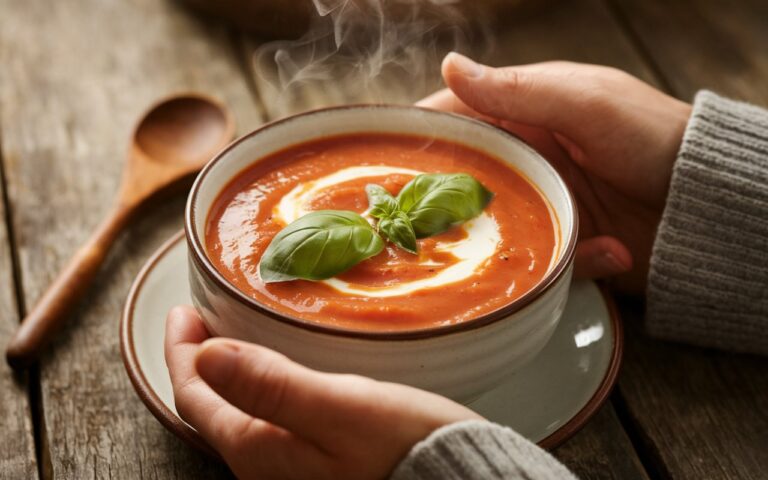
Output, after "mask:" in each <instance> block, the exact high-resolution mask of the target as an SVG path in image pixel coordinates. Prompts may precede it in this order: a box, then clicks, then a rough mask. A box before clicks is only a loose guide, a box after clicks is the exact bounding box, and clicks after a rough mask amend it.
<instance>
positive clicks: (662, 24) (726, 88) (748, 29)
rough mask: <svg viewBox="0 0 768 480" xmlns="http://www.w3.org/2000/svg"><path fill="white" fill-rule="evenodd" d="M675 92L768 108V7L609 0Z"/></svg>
mask: <svg viewBox="0 0 768 480" xmlns="http://www.w3.org/2000/svg"><path fill="white" fill-rule="evenodd" d="M609 1H610V2H611V4H612V5H614V8H615V9H616V12H617V13H618V14H619V16H620V17H621V19H622V21H623V22H624V23H625V24H626V25H627V26H628V27H629V29H630V31H631V32H632V33H633V34H634V35H635V36H636V37H637V39H638V42H639V44H640V46H641V47H642V48H643V49H644V50H645V51H646V52H647V54H648V56H649V57H650V58H651V61H652V62H653V63H654V64H655V66H656V68H657V69H658V71H659V72H660V73H661V75H662V76H663V77H664V78H665V80H666V83H667V84H668V85H669V86H670V87H671V90H672V93H674V94H675V95H677V96H679V97H680V98H683V99H685V100H691V99H692V97H693V95H694V93H696V91H697V90H700V89H702V88H709V89H714V90H717V91H718V92H720V93H722V94H724V95H728V96H732V97H735V98H740V99H744V100H747V101H751V102H757V103H760V104H763V105H766V104H768V89H766V88H765V82H766V79H767V78H768V50H766V45H768V2H765V1H763V0H739V1H735V2H727V3H723V2H719V1H717V0H677V1H674V2H669V1H665V0H609Z"/></svg>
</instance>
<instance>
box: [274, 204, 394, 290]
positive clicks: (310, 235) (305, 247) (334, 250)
mask: <svg viewBox="0 0 768 480" xmlns="http://www.w3.org/2000/svg"><path fill="white" fill-rule="evenodd" d="M383 249H384V241H383V240H382V239H381V237H380V236H379V235H377V234H376V232H375V231H374V229H373V227H371V225H370V224H369V223H368V221H367V220H366V219H365V218H363V217H361V216H360V215H358V214H357V213H354V212H349V211H346V210H319V211H316V212H311V213H308V214H307V215H304V216H303V217H301V218H299V219H298V220H296V221H294V222H292V223H291V224H290V225H288V226H287V227H285V228H284V229H282V230H281V231H280V232H279V233H278V234H277V235H276V236H275V238H273V239H272V242H270V244H269V246H268V247H267V250H266V251H265V252H264V254H263V255H262V257H261V261H260V262H259V274H260V275H261V279H262V280H263V281H264V282H265V283H272V282H284V281H288V280H295V279H298V278H301V279H304V280H324V279H326V278H330V277H333V276H334V275H337V274H339V273H341V272H343V271H345V270H347V269H349V268H351V267H353V266H354V265H356V264H358V263H360V262H362V261H363V260H365V259H367V258H370V257H372V256H374V255H376V254H378V253H379V252H381V251H382V250H383Z"/></svg>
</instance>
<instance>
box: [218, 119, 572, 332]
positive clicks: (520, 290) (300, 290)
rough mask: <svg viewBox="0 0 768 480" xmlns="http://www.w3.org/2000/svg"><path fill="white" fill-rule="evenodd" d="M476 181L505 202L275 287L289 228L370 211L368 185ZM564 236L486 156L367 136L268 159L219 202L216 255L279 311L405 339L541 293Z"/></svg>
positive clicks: (249, 291)
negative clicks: (410, 248)
mask: <svg viewBox="0 0 768 480" xmlns="http://www.w3.org/2000/svg"><path fill="white" fill-rule="evenodd" d="M434 172H441V173H467V174H470V175H472V176H473V177H475V178H476V179H477V180H479V181H480V182H481V183H482V184H483V185H484V186H485V187H486V188H488V189H489V190H490V191H492V192H493V193H494V194H495V196H494V198H493V200H491V202H490V203H489V204H488V205H487V206H486V207H485V210H484V211H483V213H482V214H480V215H479V216H478V217H475V218H474V219H472V220H470V221H468V222H466V223H464V224H462V225H459V226H455V227H453V228H451V229H450V230H448V231H446V232H444V233H441V234H438V235H435V236H432V237H429V238H425V239H420V240H418V249H419V253H418V254H417V255H414V254H411V253H408V252H406V251H404V250H401V249H399V248H398V247H396V246H395V245H394V244H392V243H387V246H386V248H385V249H384V250H383V251H382V252H381V253H380V254H378V255H376V256H375V257H372V258H370V259H368V260H365V261H363V262H361V263H359V264H357V265H356V266H354V267H352V268H351V269H350V270H347V271H346V272H344V273H342V274H340V275H338V276H337V277H334V278H331V279H328V280H323V281H319V282H312V281H307V280H293V281H289V282H279V283H269V284H265V283H264V282H263V281H262V280H261V278H260V277H259V261H260V259H261V255H262V254H263V253H264V251H265V250H266V248H267V246H268V245H269V243H270V241H271V240H272V238H273V237H274V236H275V235H276V234H277V232H279V231H280V230H281V229H282V228H283V227H285V226H286V225H287V224H289V223H291V222H292V221H294V220H296V219H297V218H299V217H300V216H302V215H304V214H306V213H307V212H309V211H312V210H325V209H335V210H351V211H354V212H357V213H360V214H363V215H365V213H364V212H365V210H366V209H367V208H368V200H367V197H366V193H365V186H366V185H367V184H369V183H376V184H379V185H381V186H383V187H384V188H386V189H387V190H389V192H390V193H391V194H393V195H397V193H398V192H399V191H400V189H401V188H402V187H403V186H404V185H405V184H406V183H407V182H408V181H410V180H411V179H412V178H413V177H414V176H416V175H418V174H420V173H434ZM558 236H559V229H558V227H557V221H556V220H554V219H553V217H552V214H551V213H550V209H549V206H548V204H547V202H546V200H545V199H544V198H543V197H542V195H541V194H540V193H539V191H538V190H537V189H536V188H535V187H533V186H532V185H531V184H530V183H529V182H528V180H526V179H525V178H524V177H522V176H521V175H520V174H519V173H517V172H516V171H515V170H513V169H511V168H509V167H508V166H506V164H504V163H503V162H502V161H500V160H498V159H496V158H494V157H492V156H490V155H488V154H486V153H483V152H481V151H478V150H474V149H471V148H468V147H465V146H462V145H458V144H455V143H451V142H447V141H442V140H430V139H427V138H424V137H417V136H407V135H395V134H374V133H370V134H355V135H343V136H338V137H330V138H327V139H323V140H318V141H311V142H307V143H303V144H300V145H297V146H294V147H291V148H289V149H286V150H283V151H280V152H277V153H275V154H272V155H270V156H268V157H265V158H262V159H258V161H256V162H255V163H254V164H253V165H252V166H250V167H248V168H247V169H245V170H244V171H243V172H241V173H240V174H238V175H237V176H236V177H235V179H234V180H232V181H231V182H230V183H229V184H228V185H227V186H226V187H225V188H224V190H223V191H222V192H221V193H220V194H219V196H218V198H217V199H216V201H215V202H214V205H213V207H212V208H211V211H210V213H209V216H208V221H207V225H206V238H205V241H206V249H207V251H208V256H209V258H210V259H211V261H212V262H213V264H214V265H215V266H216V268H217V269H218V270H219V272H221V273H222V274H223V275H224V277H225V278H226V279H227V280H229V281H230V282H231V283H232V284H233V285H235V286H236V287H237V288H238V289H240V290H241V291H242V292H244V293H245V294H246V295H248V296H250V297H253V298H254V299H256V300H257V301H258V302H260V303H262V304H264V305H266V306H268V307H269V308H271V309H273V310H275V311H278V312H281V313H284V314H288V315H290V316H293V317H296V318H300V319H303V320H307V321H310V322H315V323H319V324H324V325H329V326H336V327H342V328H348V329H354V330H369V331H371V330H373V331H402V330H414V329H424V328H430V327H436V326H440V325H446V324H453V323H458V322H463V321H467V320H470V319H473V318H476V317H478V316H481V315H483V314H486V313H489V312H492V311H494V310H497V309H498V308H501V307H503V306H504V305H506V304H508V303H510V302H511V301H513V300H515V299H517V298H519V297H520V296H522V295H523V294H525V293H526V292H527V291H529V290H530V289H531V288H532V287H533V286H534V285H535V284H536V283H537V282H538V281H539V280H540V279H541V278H542V277H543V276H544V274H545V273H546V272H547V271H548V269H549V268H550V263H551V262H552V261H553V258H554V257H555V250H556V248H557V246H558Z"/></svg>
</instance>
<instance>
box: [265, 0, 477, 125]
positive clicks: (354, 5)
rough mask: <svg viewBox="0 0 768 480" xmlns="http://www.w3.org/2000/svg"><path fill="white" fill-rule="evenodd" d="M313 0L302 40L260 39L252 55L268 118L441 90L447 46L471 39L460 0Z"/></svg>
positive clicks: (463, 45)
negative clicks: (268, 114) (309, 17)
mask: <svg viewBox="0 0 768 480" xmlns="http://www.w3.org/2000/svg"><path fill="white" fill-rule="evenodd" d="M465 1H469V0H465ZM313 3H314V6H315V9H316V11H317V15H316V16H314V18H313V19H312V22H311V25H310V28H309V30H308V32H307V33H306V34H305V35H304V36H303V37H302V38H300V39H298V40H293V41H277V42H270V43H267V44H264V45H262V46H261V47H260V48H258V50H257V51H256V53H255V55H254V68H255V72H256V76H257V79H258V81H259V83H260V87H261V91H263V92H265V93H264V95H265V97H266V98H264V100H265V102H264V103H265V104H267V105H266V106H267V108H268V109H269V110H271V112H270V113H271V114H272V116H283V115H287V114H290V113H295V112H297V111H301V110H305V109H309V108H318V107H322V106H328V105H335V104H345V103H360V102H374V103H412V102H413V101H415V100H417V99H419V98H421V97H422V96H424V95H426V94H428V93H430V92H432V91H434V90H436V89H438V88H439V87H440V72H439V69H440V67H439V66H440V61H441V60H442V58H443V56H444V55H445V54H446V53H447V52H448V51H451V50H457V51H466V50H467V49H468V46H469V44H470V43H474V44H477V43H478V42H477V39H476V38H473V35H475V34H476V33H477V32H476V31H474V30H473V29H471V28H470V27H469V25H468V23H467V22H466V20H465V19H464V16H463V14H462V13H461V11H460V10H459V8H458V3H459V0H313ZM481 37H483V38H481V40H483V41H486V40H487V38H488V37H487V36H485V35H481Z"/></svg>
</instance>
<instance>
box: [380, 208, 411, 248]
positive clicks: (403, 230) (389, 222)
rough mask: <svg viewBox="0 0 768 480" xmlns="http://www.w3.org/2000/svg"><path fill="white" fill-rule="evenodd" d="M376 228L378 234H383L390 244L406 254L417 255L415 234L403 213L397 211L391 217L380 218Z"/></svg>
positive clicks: (409, 221)
mask: <svg viewBox="0 0 768 480" xmlns="http://www.w3.org/2000/svg"><path fill="white" fill-rule="evenodd" d="M378 228H379V233H382V234H384V236H385V237H387V238H388V239H389V241H390V242H392V243H394V244H395V245H397V246H398V247H400V248H402V249H403V250H405V251H407V252H411V253H414V254H415V253H418V251H417V246H416V234H415V233H414V231H413V226H412V225H411V220H410V219H409V218H408V215H407V214H406V213H405V212H402V211H399V210H398V211H396V212H395V213H394V214H393V215H392V216H389V217H384V218H382V219H381V220H379V225H378Z"/></svg>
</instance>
